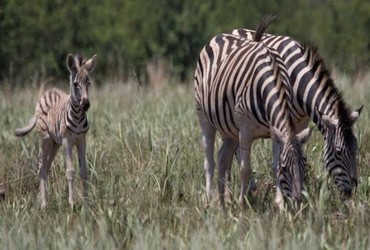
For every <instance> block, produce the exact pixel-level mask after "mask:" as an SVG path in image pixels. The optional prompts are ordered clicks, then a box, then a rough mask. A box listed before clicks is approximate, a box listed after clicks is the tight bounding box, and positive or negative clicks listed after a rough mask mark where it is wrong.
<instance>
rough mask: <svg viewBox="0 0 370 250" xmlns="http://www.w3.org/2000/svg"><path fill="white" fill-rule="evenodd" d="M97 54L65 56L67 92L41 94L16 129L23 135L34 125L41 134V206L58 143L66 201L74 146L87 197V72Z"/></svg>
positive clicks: (43, 205)
mask: <svg viewBox="0 0 370 250" xmlns="http://www.w3.org/2000/svg"><path fill="white" fill-rule="evenodd" d="M95 64H96V56H93V57H92V58H91V59H89V60H86V61H83V60H82V57H81V56H79V55H77V56H75V57H74V56H72V55H68V57H67V67H68V69H69V71H70V94H69V95H68V94H66V93H64V92H63V91H61V90H59V89H55V88H53V89H51V90H49V91H47V92H46V93H44V94H43V95H42V96H41V98H40V99H39V101H38V102H37V105H36V110H35V115H34V116H33V117H32V118H31V120H30V122H29V124H28V125H27V126H26V127H24V128H19V129H16V130H15V135H16V136H25V135H27V134H28V133H29V132H31V130H32V129H33V128H34V127H35V126H36V127H37V129H38V131H39V133H40V137H41V144H42V157H41V162H40V173H39V175H40V198H41V207H42V208H44V207H45V206H46V178H47V173H48V171H49V168H50V166H51V163H52V161H53V160H54V158H55V156H56V153H57V151H58V149H59V147H60V146H63V148H64V150H65V153H66V162H67V169H66V177H67V183H68V190H69V195H68V201H69V204H70V206H71V207H73V205H74V201H73V180H74V175H75V170H74V167H73V164H72V147H73V146H76V147H77V151H78V159H79V163H80V176H81V180H82V184H83V197H86V196H87V176H88V170H87V166H86V137H85V136H86V133H87V131H88V130H89V125H88V122H87V116H86V112H87V110H88V109H89V107H90V102H89V98H88V87H89V85H90V78H89V73H90V72H92V71H93V70H94V68H95Z"/></svg>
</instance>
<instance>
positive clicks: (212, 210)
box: [0, 78, 370, 249]
mask: <svg viewBox="0 0 370 250" xmlns="http://www.w3.org/2000/svg"><path fill="white" fill-rule="evenodd" d="M338 81H339V86H340V87H341V88H342V89H343V90H344V95H345V99H346V100H347V102H348V103H349V104H350V105H351V107H353V108H355V107H357V106H359V105H360V104H365V108H364V110H363V113H362V114H361V117H360V119H359V122H358V124H357V125H356V134H357V135H358V139H359V145H360V151H359V155H358V161H359V164H358V165H359V186H358V189H357V195H356V197H355V199H354V204H353V206H346V205H344V204H341V202H340V201H338V199H336V195H335V189H334V188H333V187H332V184H331V183H330V181H328V177H327V172H326V170H325V169H324V167H323V166H324V165H323V161H322V153H323V139H322V136H321V134H320V133H319V132H318V131H317V129H316V130H315V132H314V134H313V136H312V138H311V140H310V141H309V143H308V145H307V146H306V154H307V159H308V167H307V178H306V181H305V183H306V192H305V200H304V203H303V208H302V210H300V211H297V212H286V213H283V214H280V213H279V212H278V210H277V208H276V207H275V206H274V204H273V200H274V188H273V186H274V185H273V184H274V180H273V178H272V174H271V142H270V140H260V141H258V142H256V143H255V144H254V147H253V152H252V164H253V168H254V171H255V178H256V180H257V186H258V189H257V194H256V198H255V199H254V200H253V201H252V202H251V206H250V208H249V209H247V211H243V210H242V209H241V208H239V206H238V204H237V202H236V200H235V197H237V195H238V193H239V173H238V167H237V165H236V164H235V163H234V164H233V169H232V185H231V187H232V194H233V196H232V198H231V203H230V204H229V205H228V209H227V212H226V213H224V212H222V210H221V209H220V206H219V202H218V200H217V190H216V180H215V181H214V189H215V191H214V193H215V195H214V197H215V200H214V201H212V202H211V203H210V204H208V203H207V202H206V200H205V194H204V177H203V153H202V147H201V139H200V129H199V126H198V122H197V119H196V115H195V105H194V100H193V90H192V88H191V87H190V86H178V85H166V86H164V87H162V88H159V89H151V88H139V87H138V86H137V85H135V84H122V83H106V84H105V85H102V86H101V87H100V88H94V87H93V88H92V89H91V91H90V100H91V104H92V107H91V109H90V110H89V113H88V116H89V122H90V131H89V134H88V145H87V149H88V150H87V159H88V165H89V169H90V176H89V182H90V188H89V198H90V199H89V200H88V202H87V203H86V204H84V203H83V201H82V200H81V197H80V191H81V190H80V183H79V177H78V174H77V176H76V180H75V184H76V185H75V187H76V188H75V191H77V192H75V203H76V207H75V209H73V210H71V209H70V208H69V205H68V202H67V198H66V197H67V194H66V181H65V166H64V156H63V151H62V150H60V152H59V154H58V156H57V157H56V159H55V161H54V163H53V166H52V169H51V171H50V173H49V178H48V188H47V191H48V202H49V203H48V207H47V208H46V209H45V210H40V208H39V200H38V175H37V172H38V161H39V154H40V145H39V138H38V134H37V133H36V132H33V133H31V134H30V135H29V136H27V137H25V138H22V139H19V138H15V137H14V136H13V131H14V129H15V128H17V127H20V126H23V125H25V124H26V123H27V122H28V119H29V118H30V117H31V115H32V114H33V112H34V106H35V103H36V101H37V97H38V93H39V89H38V87H36V86H35V87H32V88H29V89H11V88H6V87H5V86H3V87H2V89H1V91H0V112H1V116H0V125H1V128H2V129H1V132H0V183H3V185H4V187H5V191H6V193H5V200H3V201H1V202H0V245H1V246H2V248H3V249H45V248H51V249H127V248H129V249H163V248H165V249H207V248H209V249H225V248H226V249H256V248H259V249H276V248H279V249H297V248H304V249H337V248H340V249H366V248H369V247H370V242H369V235H370V227H369V209H368V206H367V204H368V203H369V199H370V198H369V193H370V177H369V176H370V170H369V168H368V166H369V161H370V153H369V152H370V151H369V149H370V131H369V130H370V128H369V127H368V126H367V123H368V122H369V120H370V119H369V111H368V110H369V107H367V104H366V103H367V102H366V100H368V98H369V97H370V94H369V93H370V92H369V90H368V89H367V88H366V85H365V84H361V83H358V84H356V85H354V87H351V88H349V87H348V86H349V85H348V81H347V79H345V78H339V80H338ZM217 144H218V145H219V141H218V142H217ZM74 163H75V168H76V170H78V165H77V159H75V161H74ZM76 172H77V173H78V171H76ZM215 177H216V178H217V170H216V174H215ZM216 178H215V179H216Z"/></svg>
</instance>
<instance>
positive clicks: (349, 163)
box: [226, 29, 362, 198]
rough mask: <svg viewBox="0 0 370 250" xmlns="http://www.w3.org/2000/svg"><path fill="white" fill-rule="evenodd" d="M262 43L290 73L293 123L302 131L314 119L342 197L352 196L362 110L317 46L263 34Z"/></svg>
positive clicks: (249, 34) (244, 32) (246, 35)
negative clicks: (357, 128)
mask: <svg viewBox="0 0 370 250" xmlns="http://www.w3.org/2000/svg"><path fill="white" fill-rule="evenodd" d="M231 34H233V35H235V36H237V37H239V38H241V39H247V40H253V39H254V38H253V37H254V35H255V31H254V30H248V29H236V30H233V31H232V32H231ZM226 35H227V34H226ZM261 41H262V42H263V43H264V44H266V46H268V47H269V48H272V49H274V50H276V51H277V53H279V55H280V56H281V58H282V59H283V61H284V64H285V66H286V68H287V70H288V74H289V77H290V79H291V80H290V81H289V88H290V89H291V93H292V95H293V96H292V97H293V101H292V103H293V105H292V117H293V123H294V124H295V126H296V127H297V129H298V131H300V130H302V129H304V128H306V127H307V125H308V122H309V121H310V119H311V120H312V121H313V122H314V123H315V124H316V126H317V127H318V128H319V130H320V131H321V133H322V134H323V136H324V141H325V146H324V161H325V165H326V168H327V170H328V171H329V173H330V176H331V177H332V179H333V181H334V183H335V184H336V186H337V187H338V190H339V191H340V193H341V195H342V197H343V198H349V197H351V195H352V194H353V190H355V188H356V186H357V179H358V177H357V163H356V152H357V138H356V136H355V135H354V133H353V125H354V124H355V122H356V121H357V119H358V117H359V115H360V113H361V109H362V107H360V108H359V109H357V110H355V111H351V110H350V108H349V107H348V106H347V104H346V103H345V101H344V99H343V97H342V95H341V93H340V91H339V90H338V89H337V88H336V86H335V83H334V80H333V79H332V77H331V75H330V72H329V71H328V70H327V67H326V66H325V63H324V60H323V59H322V58H321V56H320V55H319V53H318V50H317V49H316V48H315V47H314V46H312V45H310V44H308V45H304V46H301V45H300V44H299V43H298V42H297V41H295V40H294V39H292V38H290V37H288V36H277V35H271V34H263V35H262V36H261ZM274 166H276V163H274Z"/></svg>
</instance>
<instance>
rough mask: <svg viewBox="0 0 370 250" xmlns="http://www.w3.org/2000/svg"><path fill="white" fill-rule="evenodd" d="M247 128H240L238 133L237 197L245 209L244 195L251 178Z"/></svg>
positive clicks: (249, 139) (249, 145)
mask: <svg viewBox="0 0 370 250" xmlns="http://www.w3.org/2000/svg"><path fill="white" fill-rule="evenodd" d="M247 131H248V129H247V128H241V130H240V132H239V147H240V148H239V149H240V178H241V189H240V196H239V204H240V205H241V206H242V207H243V208H246V200H245V195H246V193H247V188H248V187H249V183H250V180H251V176H252V166H251V159H250V152H251V146H252V141H253V139H252V138H250V137H249V135H248V132H247Z"/></svg>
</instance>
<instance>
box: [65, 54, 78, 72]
mask: <svg viewBox="0 0 370 250" xmlns="http://www.w3.org/2000/svg"><path fill="white" fill-rule="evenodd" d="M66 64H67V68H68V70H69V71H70V72H72V71H76V70H77V65H76V61H75V58H74V56H73V55H71V54H68V56H67V61H66Z"/></svg>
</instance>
